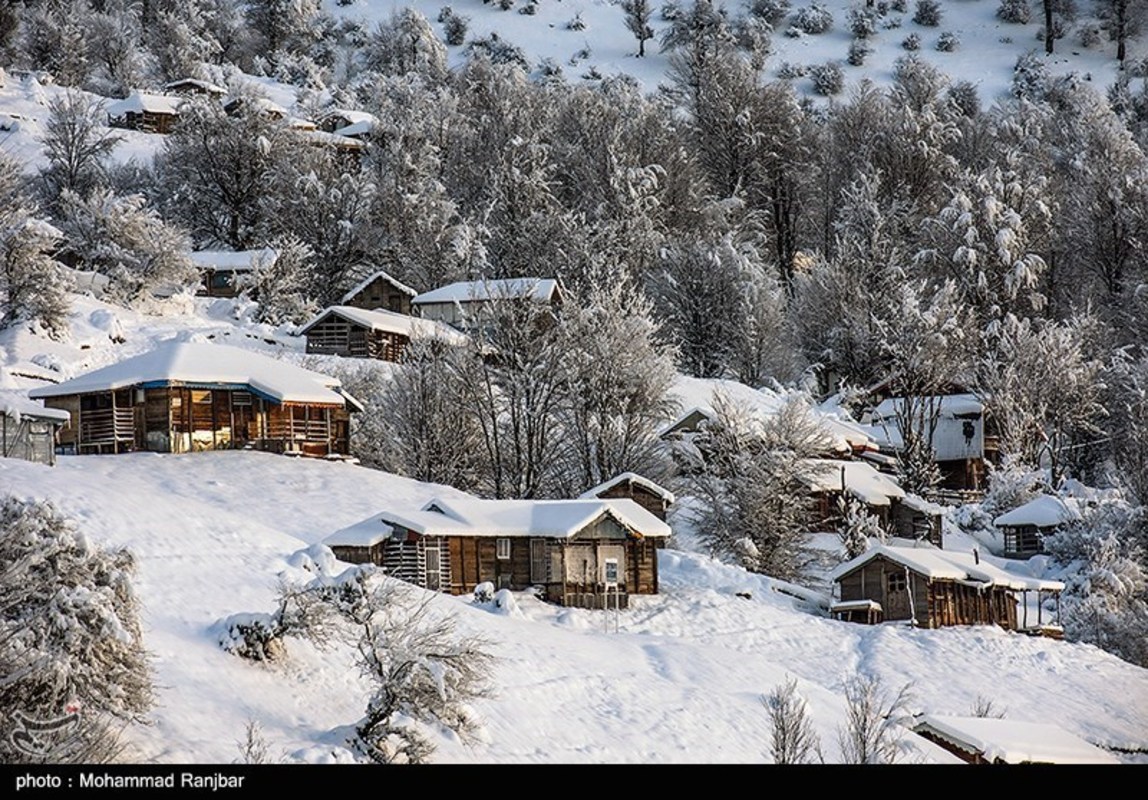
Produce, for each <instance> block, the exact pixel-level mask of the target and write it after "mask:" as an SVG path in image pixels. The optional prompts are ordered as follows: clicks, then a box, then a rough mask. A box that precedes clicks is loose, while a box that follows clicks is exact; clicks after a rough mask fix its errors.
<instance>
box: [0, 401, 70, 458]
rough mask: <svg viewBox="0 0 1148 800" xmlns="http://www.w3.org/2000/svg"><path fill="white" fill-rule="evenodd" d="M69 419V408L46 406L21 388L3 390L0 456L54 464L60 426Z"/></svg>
mask: <svg viewBox="0 0 1148 800" xmlns="http://www.w3.org/2000/svg"><path fill="white" fill-rule="evenodd" d="M70 419H71V415H69V414H68V412H67V411H61V410H60V409H57V408H45V407H44V406H42V405H40V404H39V403H35V402H33V401H32V400H30V399H28V398H27V397H26V396H24V395H23V394H22V393H21V392H15V391H7V390H6V391H0V457H3V458H20V459H23V460H25V461H35V462H38V463H40V464H55V463H56V442H57V439H58V438H59V434H60V429H61V428H63V427H64V426H65V425H67V424H68V422H69V420H70Z"/></svg>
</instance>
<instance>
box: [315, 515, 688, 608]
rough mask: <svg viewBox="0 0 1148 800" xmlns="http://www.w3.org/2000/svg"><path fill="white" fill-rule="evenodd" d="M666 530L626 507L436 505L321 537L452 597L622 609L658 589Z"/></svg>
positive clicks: (338, 551) (347, 555) (350, 556)
mask: <svg viewBox="0 0 1148 800" xmlns="http://www.w3.org/2000/svg"><path fill="white" fill-rule="evenodd" d="M669 535H670V528H669V526H668V525H667V524H666V523H665V522H663V521H662V520H660V519H658V518H657V517H655V516H654V515H653V514H651V513H650V512H648V511H646V510H645V509H644V508H642V507H641V506H639V505H638V504H637V503H635V502H634V501H632V500H596V499H595V500H582V499H578V500H480V499H477V498H468V497H464V498H454V497H451V498H436V499H434V500H432V501H431V502H429V503H427V504H426V505H424V506H423V507H422V508H421V509H419V510H417V511H383V512H380V513H378V514H374V515H372V516H371V517H369V518H368V519H365V520H363V521H362V522H360V523H358V524H356V525H352V526H351V527H349V528H345V529H343V530H341V531H338V532H337V533H335V534H332V535H331V536H330V537H328V538H327V539H326V540H325V544H326V545H327V546H329V547H330V548H331V549H332V550H333V551H334V553H335V555H336V556H338V557H339V558H341V559H343V560H345V561H350V562H352V563H364V562H371V563H374V564H377V565H379V566H381V567H383V568H385V569H386V570H387V572H388V574H390V575H392V576H395V577H397V578H400V579H402V580H405V581H408V582H410V583H413V584H416V585H418V586H422V587H424V588H427V589H433V590H436V591H441V592H446V593H449V594H456V595H457V594H467V593H470V592H473V591H474V589H475V587H476V586H478V585H479V584H480V583H485V582H490V583H493V584H494V585H495V586H497V587H499V588H506V589H511V590H516V591H521V590H525V589H528V588H531V587H538V590H539V592H540V596H542V597H544V598H546V599H547V600H549V601H550V602H553V603H558V604H560V605H566V606H579V607H584V608H615V607H620V608H625V607H626V606H627V604H628V602H629V596H630V595H632V594H656V593H657V591H658V560H657V546H656V545H657V542H659V541H663V540H665V539H666V538H667V537H668V536H669Z"/></svg>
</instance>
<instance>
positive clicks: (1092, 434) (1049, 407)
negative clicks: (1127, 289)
mask: <svg viewBox="0 0 1148 800" xmlns="http://www.w3.org/2000/svg"><path fill="white" fill-rule="evenodd" d="M1090 325H1091V321H1090V320H1088V319H1085V318H1078V319H1074V320H1071V321H1069V322H1064V323H1060V322H1052V321H1045V320H1036V321H1033V320H1030V319H1028V318H1025V319H1017V318H1016V317H1014V316H1012V315H1011V314H1010V315H1008V316H1006V317H1005V318H1004V319H1003V320H1002V321H1001V323H1000V325H999V327H998V328H997V329H996V330H995V331H994V332H993V333H992V335H991V338H990V339H989V349H988V350H987V352H986V353H985V355H984V356H983V357H982V359H981V363H980V367H979V373H980V376H979V384H980V386H981V392H982V396H983V397H984V401H985V403H986V404H987V405H988V407H989V408H991V409H992V414H993V418H994V419H995V420H996V425H997V428H998V430H999V432H1000V448H1001V453H1002V454H1004V455H1007V456H1010V457H1012V458H1014V459H1018V460H1020V461H1022V462H1024V463H1026V464H1031V465H1041V466H1047V467H1048V469H1049V470H1050V471H1051V481H1052V485H1053V486H1054V487H1055V486H1058V485H1059V483H1060V481H1061V479H1062V478H1063V477H1065V474H1066V472H1067V468H1068V466H1069V465H1070V464H1071V463H1072V461H1073V460H1074V459H1079V458H1080V457H1081V455H1082V454H1081V453H1079V452H1077V451H1079V450H1080V449H1081V448H1088V447H1092V446H1095V445H1096V444H1097V440H1099V439H1100V438H1101V436H1102V435H1103V433H1104V431H1103V428H1102V427H1101V422H1102V420H1103V419H1104V417H1105V416H1106V415H1107V412H1106V410H1105V409H1104V407H1103V405H1102V404H1101V393H1102V391H1103V389H1104V385H1103V383H1102V381H1101V376H1102V371H1103V369H1104V364H1103V362H1102V361H1100V360H1099V359H1097V358H1095V357H1093V356H1091V355H1090V353H1089V352H1088V348H1087V343H1086V341H1085V339H1084V335H1085V333H1086V331H1087V329H1088V328H1089V327H1090Z"/></svg>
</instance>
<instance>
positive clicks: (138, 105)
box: [107, 92, 184, 118]
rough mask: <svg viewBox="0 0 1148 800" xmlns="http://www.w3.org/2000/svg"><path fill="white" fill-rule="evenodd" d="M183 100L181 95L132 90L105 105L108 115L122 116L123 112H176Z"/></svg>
mask: <svg viewBox="0 0 1148 800" xmlns="http://www.w3.org/2000/svg"><path fill="white" fill-rule="evenodd" d="M183 102H184V98H182V97H172V96H171V95H166V94H145V93H143V92H132V93H131V94H130V95H128V96H127V97H126V98H124V99H123V100H117V101H116V102H114V103H111V104H110V105H108V107H107V112H108V116H109V117H113V118H114V117H122V116H123V115H124V114H142V113H144V112H145V111H146V112H147V113H149V114H178V113H179V107H180V105H181V104H182V103H183Z"/></svg>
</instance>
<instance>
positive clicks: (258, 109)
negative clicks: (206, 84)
mask: <svg viewBox="0 0 1148 800" xmlns="http://www.w3.org/2000/svg"><path fill="white" fill-rule="evenodd" d="M246 109H251V110H252V111H253V112H254V113H256V114H260V115H262V116H264V117H267V118H268V119H272V120H286V119H288V118H289V117H290V114H289V113H288V111H287V109H286V108H284V107H283V106H281V105H279V104H278V103H276V102H274V101H273V100H268V99H267V98H266V97H248V96H245V95H236V96H235V97H227V98H224V100H223V113H225V114H227V115H228V116H232V117H234V116H236V115H238V114H241V113H243V112H244V111H245V110H246Z"/></svg>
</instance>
